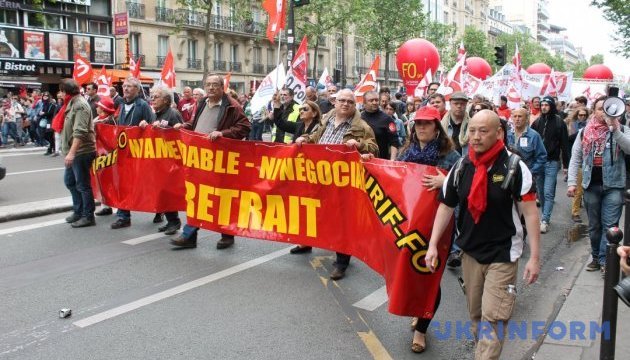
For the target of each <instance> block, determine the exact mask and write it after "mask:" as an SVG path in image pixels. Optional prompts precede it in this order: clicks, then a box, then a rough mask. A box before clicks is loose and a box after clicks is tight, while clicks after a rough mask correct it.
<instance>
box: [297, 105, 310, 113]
mask: <svg viewBox="0 0 630 360" xmlns="http://www.w3.org/2000/svg"><path fill="white" fill-rule="evenodd" d="M310 110H311V108H310V107H307V106H305V107H301V108H300V112H307V111H310Z"/></svg>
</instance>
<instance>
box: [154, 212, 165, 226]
mask: <svg viewBox="0 0 630 360" xmlns="http://www.w3.org/2000/svg"><path fill="white" fill-rule="evenodd" d="M162 221H164V215H162V213H157V214H155V217H154V218H153V223H154V224H159V223H161V222H162Z"/></svg>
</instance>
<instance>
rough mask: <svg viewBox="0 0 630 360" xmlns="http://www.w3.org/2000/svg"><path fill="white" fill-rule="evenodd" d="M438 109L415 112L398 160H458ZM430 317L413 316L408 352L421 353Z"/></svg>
mask: <svg viewBox="0 0 630 360" xmlns="http://www.w3.org/2000/svg"><path fill="white" fill-rule="evenodd" d="M441 119H442V118H441V117H440V112H439V110H438V109H436V108H435V107H433V106H424V107H422V108H420V109H419V110H418V111H416V117H415V119H414V126H413V127H412V128H411V132H410V134H409V138H408V139H407V143H406V144H405V145H404V146H403V148H402V149H401V151H400V155H399V156H398V160H399V161H407V162H413V163H417V164H422V165H431V166H436V167H438V168H440V169H443V170H445V171H446V172H448V171H449V170H450V169H451V167H453V165H455V163H456V162H457V160H459V158H460V155H459V153H458V152H457V151H455V146H454V145H453V142H452V141H451V138H450V137H449V136H448V134H447V133H446V131H445V130H444V128H443V127H442V124H441V123H440V120H441ZM444 179H445V175H444V174H443V173H442V172H440V171H438V172H437V175H429V174H425V175H424V178H423V179H422V184H423V185H424V186H425V187H426V188H428V189H429V190H437V189H440V188H441V187H442V184H443V183H444ZM441 297H442V291H441V289H440V290H439V291H438V295H437V298H436V299H435V310H434V311H433V313H434V314H435V312H436V311H437V309H438V307H439V306H440V298H441ZM430 323H431V319H417V318H414V320H413V323H412V326H413V327H414V334H413V342H412V345H411V351H413V352H415V353H421V352H423V351H424V349H426V346H427V343H426V333H427V329H428V328H429V324H430Z"/></svg>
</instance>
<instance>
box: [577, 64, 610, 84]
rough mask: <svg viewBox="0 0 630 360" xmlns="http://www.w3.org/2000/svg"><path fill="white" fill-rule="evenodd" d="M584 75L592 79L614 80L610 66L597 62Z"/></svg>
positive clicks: (585, 77)
mask: <svg viewBox="0 0 630 360" xmlns="http://www.w3.org/2000/svg"><path fill="white" fill-rule="evenodd" d="M582 77H583V78H584V79H591V80H612V79H613V78H614V75H613V73H612V71H611V70H610V68H609V67H608V66H606V65H602V64H596V65H591V66H589V67H588V68H587V69H586V71H584V75H583V76H582Z"/></svg>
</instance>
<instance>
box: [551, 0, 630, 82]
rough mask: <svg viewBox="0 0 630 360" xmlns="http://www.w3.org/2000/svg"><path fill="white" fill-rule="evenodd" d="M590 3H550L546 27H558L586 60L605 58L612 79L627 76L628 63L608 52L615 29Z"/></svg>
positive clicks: (573, 0) (560, 0) (629, 72)
mask: <svg viewBox="0 0 630 360" xmlns="http://www.w3.org/2000/svg"><path fill="white" fill-rule="evenodd" d="M589 4H590V0H549V8H548V9H549V16H550V19H549V23H550V24H554V25H559V26H562V27H564V28H566V29H567V30H566V31H565V32H564V33H565V34H566V35H567V36H568V38H569V40H570V41H571V42H572V43H573V45H575V46H581V47H582V51H583V52H584V55H585V56H586V59H587V61H588V59H589V58H590V57H591V55H594V54H603V55H604V65H607V66H608V67H610V69H611V70H612V71H613V73H615V75H624V76H625V77H626V79H628V76H630V59H626V58H623V57H621V56H619V55H614V54H612V53H611V52H610V49H611V48H613V46H612V44H613V40H612V39H611V38H610V34H612V33H613V32H614V31H615V26H614V25H613V24H612V23H610V22H609V21H608V20H606V19H604V17H603V15H602V12H601V10H600V9H598V8H596V7H592V6H589Z"/></svg>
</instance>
